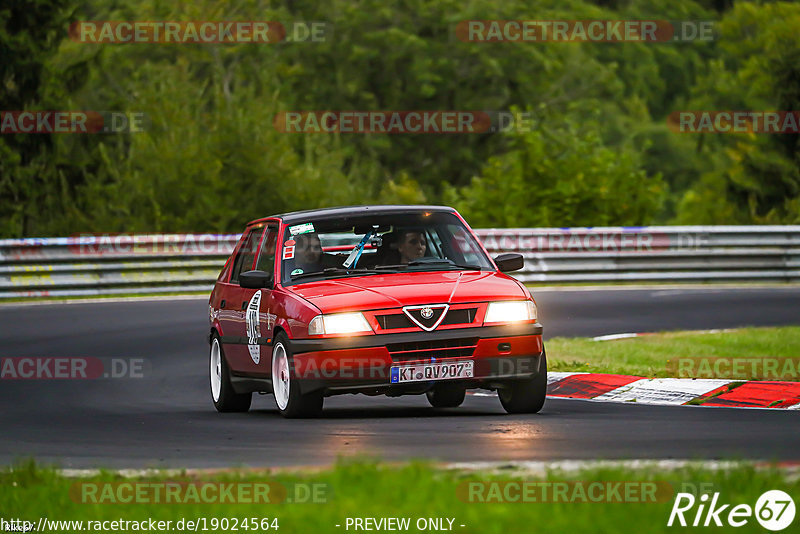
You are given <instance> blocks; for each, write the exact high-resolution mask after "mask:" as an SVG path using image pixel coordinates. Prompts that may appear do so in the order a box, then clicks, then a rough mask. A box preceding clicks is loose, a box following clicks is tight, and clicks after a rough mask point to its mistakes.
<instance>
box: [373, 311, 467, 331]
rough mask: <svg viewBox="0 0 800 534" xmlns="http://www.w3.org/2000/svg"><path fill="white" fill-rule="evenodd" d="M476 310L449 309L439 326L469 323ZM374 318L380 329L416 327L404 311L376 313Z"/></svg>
mask: <svg viewBox="0 0 800 534" xmlns="http://www.w3.org/2000/svg"><path fill="white" fill-rule="evenodd" d="M477 312H478V308H466V309H461V310H452V309H451V310H449V311H448V312H447V315H445V316H444V319H442V322H441V323H440V324H439V326H442V325H453V324H469V323H471V322H472V321H474V320H475V314H476V313H477ZM375 319H376V320H377V321H378V324H379V325H380V327H381V330H399V329H401V328H415V327H417V325H415V324H414V323H413V322H411V319H409V318H408V317H407V316H406V314H404V313H389V314H386V315H376V316H375ZM417 328H418V327H417Z"/></svg>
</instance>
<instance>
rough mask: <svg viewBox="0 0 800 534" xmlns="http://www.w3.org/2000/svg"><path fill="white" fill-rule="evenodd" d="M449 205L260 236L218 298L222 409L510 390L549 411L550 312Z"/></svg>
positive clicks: (232, 268) (214, 368) (248, 233)
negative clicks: (343, 397)
mask: <svg viewBox="0 0 800 534" xmlns="http://www.w3.org/2000/svg"><path fill="white" fill-rule="evenodd" d="M522 266H523V258H522V256H521V255H519V254H503V255H500V256H498V257H496V258H494V260H492V259H491V258H490V257H489V256H488V254H487V252H486V250H485V249H484V248H483V246H482V245H481V243H480V242H479V241H478V239H477V238H476V237H475V235H474V234H473V232H472V230H471V229H470V228H469V226H468V225H467V223H466V222H465V221H464V219H462V218H461V216H460V215H459V214H458V213H457V212H456V211H455V210H454V209H453V208H448V207H442V206H358V207H345V208H330V209H319V210H312V211H299V212H294V213H286V214H282V215H275V216H273V217H267V218H264V219H258V220H256V221H253V222H251V223H250V224H248V225H247V228H246V229H245V231H244V233H243V234H242V237H241V239H240V241H239V243H238V244H237V245H236V247H235V249H234V251H233V254H231V256H230V258H229V259H228V261H227V263H226V264H225V267H224V268H223V269H222V272H221V273H220V275H219V277H218V278H217V282H216V284H215V285H214V290H213V291H212V292H211V297H210V299H209V306H208V309H209V322H210V334H209V342H210V344H211V355H210V366H209V367H210V375H211V397H212V400H213V401H214V406H215V407H216V408H217V410H219V411H220V412H244V411H247V410H248V409H249V408H250V402H251V397H252V394H253V392H260V393H273V394H274V395H275V402H276V404H277V406H278V410H279V411H280V413H281V414H282V415H284V416H285V417H305V416H312V415H315V414H318V413H319V412H321V410H322V405H323V400H324V398H325V397H328V396H331V395H339V394H343V393H364V394H367V395H388V396H398V395H414V394H425V395H427V397H428V400H429V401H430V403H431V405H433V406H434V407H437V408H445V407H456V406H459V405H460V404H461V403H462V402H463V401H464V395H465V392H466V390H467V389H470V388H482V389H488V390H496V391H497V392H498V395H499V397H500V402H501V403H502V405H503V407H504V408H505V410H506V411H507V412H509V413H534V412H538V411H539V410H540V409H541V408H542V405H543V404H544V400H545V393H546V389H547V360H546V357H545V351H544V345H543V343H542V326H541V325H540V324H539V323H538V322H537V311H536V304H535V302H534V300H533V298H532V297H531V294H530V292H529V291H528V290H527V289H526V288H525V286H524V285H522V284H521V283H520V282H518V281H517V280H515V279H514V278H511V277H509V276H507V275H506V274H503V273H504V272H508V271H514V270H517V269H520V268H522Z"/></svg>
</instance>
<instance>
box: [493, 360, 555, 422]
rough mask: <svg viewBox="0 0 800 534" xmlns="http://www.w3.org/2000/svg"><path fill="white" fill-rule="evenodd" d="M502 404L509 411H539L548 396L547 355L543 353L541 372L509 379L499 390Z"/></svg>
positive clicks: (498, 393)
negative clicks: (529, 376) (517, 378)
mask: <svg viewBox="0 0 800 534" xmlns="http://www.w3.org/2000/svg"><path fill="white" fill-rule="evenodd" d="M497 395H498V397H500V404H502V405H503V408H504V409H505V410H506V412H508V413H537V412H539V411H540V410H541V409H542V406H544V400H545V397H546V396H547V356H546V355H545V354H544V353H542V362H541V364H540V365H539V374H537V375H536V376H535V377H533V378H526V379H523V380H509V381H508V383H507V384H506V387H504V388H500V389H499V390H498V391H497Z"/></svg>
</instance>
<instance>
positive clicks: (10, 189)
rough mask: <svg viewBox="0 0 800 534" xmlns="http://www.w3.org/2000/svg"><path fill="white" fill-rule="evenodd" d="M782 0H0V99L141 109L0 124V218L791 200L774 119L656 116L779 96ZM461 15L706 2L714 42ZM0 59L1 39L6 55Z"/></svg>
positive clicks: (16, 104) (685, 14) (573, 213)
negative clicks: (164, 39) (468, 128)
mask: <svg viewBox="0 0 800 534" xmlns="http://www.w3.org/2000/svg"><path fill="white" fill-rule="evenodd" d="M798 13H800V10H798V8H797V6H796V5H795V4H785V3H770V4H765V5H763V6H762V5H756V4H750V3H737V4H736V6H735V8H731V7H730V6H728V5H727V3H726V2H710V1H704V2H695V1H693V0H680V1H679V2H671V3H669V5H663V6H660V5H652V3H651V2H645V1H644V0H632V1H629V2H610V3H609V2H596V3H595V2H589V1H584V0H568V1H561V2H555V1H552V0H510V1H508V2H496V1H494V0H473V1H471V2H461V1H458V0H438V1H436V2H429V1H425V0H355V1H354V0H330V1H329V2H291V3H283V2H280V3H279V2H269V1H266V0H239V1H237V2H235V3H219V2H216V1H213V0H197V1H195V2H191V3H174V2H163V1H160V0H131V1H127V2H121V1H116V0H35V1H28V2H23V1H22V0H7V1H6V2H4V3H3V5H2V6H1V7H0V52H2V56H3V61H2V63H1V64H0V81H2V85H0V109H3V110H14V109H84V110H114V111H124V112H139V113H145V114H146V115H147V117H148V121H147V123H146V129H145V131H144V132H140V133H131V134H97V135H84V136H81V135H58V136H47V135H17V136H3V137H2V138H0V236H25V235H66V234H71V233H76V232H91V231H95V232H151V231H152V232H183V231H186V232H191V231H198V232H199V231H221V232H225V231H238V230H240V229H241V226H242V224H243V222H244V221H246V220H249V219H252V218H255V217H259V216H264V215H267V214H270V213H278V212H284V211H291V210H295V209H307V208H313V207H321V206H330V205H341V204H362V203H373V202H382V203H416V202H430V203H453V204H456V205H457V206H458V207H459V208H460V209H463V210H464V212H465V214H466V215H467V217H468V219H469V220H470V222H471V223H472V224H473V225H475V226H522V225H531V226H532V225H556V226H562V225H570V224H580V225H593V226H594V225H601V224H602V225H605V224H609V225H619V224H650V223H657V222H683V223H728V222H739V223H754V222H755V223H761V222H778V223H779V222H796V221H797V220H798V211H799V210H798V205H799V204H800V200H798V184H800V180H798V170H797V169H798V167H800V166H798V161H797V158H798V147H797V136H763V135H762V136H750V137H746V136H741V135H739V136H734V135H729V136H723V135H716V136H715V135H709V134H702V135H680V134H675V133H673V132H671V131H670V130H668V129H667V127H666V117H667V115H668V114H669V113H670V112H672V111H675V110H684V109H800V106H798V104H800V74H798V72H800V71H798V68H799V67H798V65H800V62H798V58H799V57H800V52H799V50H800V45H798V34H797V32H796V28H797V27H799V26H800V22H798ZM469 19H483V20H487V19H551V20H552V19H579V20H588V19H612V20H619V19H661V20H677V19H684V20H714V19H720V20H721V23H720V39H719V40H718V41H717V42H713V43H708V42H692V43H550V42H537V43H531V42H529V43H471V42H463V41H461V40H460V39H458V37H457V36H456V34H455V31H454V28H455V25H456V24H457V23H458V22H459V21H463V20H469ZM75 20H276V21H281V22H284V23H285V24H286V25H287V26H288V27H289V28H290V29H291V22H292V21H315V20H316V21H326V22H328V23H329V24H330V25H331V27H332V30H333V31H332V34H330V38H329V39H328V40H327V41H326V42H317V43H293V42H283V43H278V44H253V43H240V44H127V45H125V44H87V43H79V42H74V41H72V40H69V39H66V35H67V27H68V24H69V22H70V21H75ZM7 58H8V59H7ZM511 109H519V110H532V112H533V113H534V115H535V117H536V120H535V122H534V129H533V131H530V132H516V133H512V134H503V133H484V134H460V135H422V134H420V135H377V134H375V135H361V134H311V135H306V134H296V133H295V134H291V133H281V132H279V131H277V130H276V129H275V127H274V126H273V119H274V117H275V114H276V113H279V112H283V111H295V110H308V111H311V110H315V111H323V110H511Z"/></svg>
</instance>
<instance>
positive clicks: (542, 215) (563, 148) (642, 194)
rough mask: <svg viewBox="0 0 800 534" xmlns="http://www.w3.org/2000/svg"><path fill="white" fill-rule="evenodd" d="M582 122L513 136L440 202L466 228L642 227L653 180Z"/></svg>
mask: <svg viewBox="0 0 800 534" xmlns="http://www.w3.org/2000/svg"><path fill="white" fill-rule="evenodd" d="M600 131H601V127H600V124H599V123H598V122H597V121H596V120H594V119H589V120H587V121H586V122H583V123H581V124H575V123H567V124H565V125H563V126H556V127H551V128H549V129H544V128H542V129H536V130H533V131H531V132H529V133H521V134H516V135H515V142H514V143H513V145H512V148H511V149H510V150H509V152H508V153H506V154H504V155H502V156H497V157H493V158H491V159H490V160H489V162H488V163H487V165H486V168H485V169H484V171H483V174H482V175H481V176H479V177H475V178H473V179H472V182H471V183H470V185H469V186H468V187H465V188H462V189H461V190H457V189H455V188H450V189H449V190H448V200H449V201H450V202H452V203H453V204H454V205H455V206H456V207H457V208H459V210H460V211H461V212H462V213H463V214H465V216H466V217H467V219H468V220H470V221H471V222H472V224H474V225H476V226H479V227H484V226H493V225H497V226H501V227H515V226H524V227H534V226H550V227H563V226H606V225H612V224H623V225H634V224H639V223H640V222H641V221H647V220H650V219H651V218H652V216H653V214H654V213H655V212H656V211H657V209H658V207H659V201H660V197H661V194H662V188H661V182H660V177H659V176H654V177H649V176H647V175H646V173H645V172H644V171H643V170H641V166H640V162H639V156H638V153H637V152H636V151H635V150H633V149H631V148H630V147H628V146H617V147H615V148H609V147H607V146H605V145H604V144H603V142H602V140H601V134H600Z"/></svg>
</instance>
